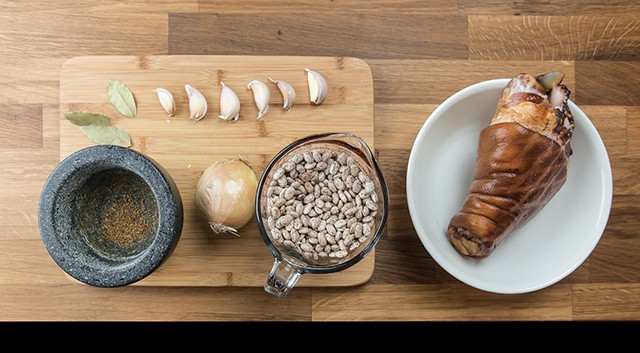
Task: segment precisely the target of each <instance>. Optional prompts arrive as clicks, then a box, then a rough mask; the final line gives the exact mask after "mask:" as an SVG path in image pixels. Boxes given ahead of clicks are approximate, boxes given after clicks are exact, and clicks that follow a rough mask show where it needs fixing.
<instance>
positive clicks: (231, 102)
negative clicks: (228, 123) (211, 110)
mask: <svg viewBox="0 0 640 353" xmlns="http://www.w3.org/2000/svg"><path fill="white" fill-rule="evenodd" d="M220 85H221V86H222V91H221V92H220V115H218V118H220V119H222V120H233V121H236V120H238V116H239V115H240V99H239V98H238V95H237V94H236V92H234V91H233V90H232V89H231V88H229V87H227V85H225V84H224V82H220Z"/></svg>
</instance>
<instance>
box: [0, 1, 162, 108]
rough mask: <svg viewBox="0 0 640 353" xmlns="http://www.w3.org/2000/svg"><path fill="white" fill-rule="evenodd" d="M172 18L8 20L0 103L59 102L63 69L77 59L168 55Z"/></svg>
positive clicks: (1, 29) (0, 53)
mask: <svg viewBox="0 0 640 353" xmlns="http://www.w3.org/2000/svg"><path fill="white" fill-rule="evenodd" d="M5 4H6V2H5ZM51 4H54V3H51ZM20 9H25V7H20ZM167 18H168V15H167V14H166V13H164V14H162V13H159V14H144V13H143V14H139V13H138V14H136V13H103V12H101V11H97V12H96V13H94V14H87V13H84V12H76V13H70V14H68V13H55V12H53V13H50V12H33V13H32V12H24V13H23V12H18V13H15V14H11V15H7V16H4V17H3V20H2V21H0V57H2V62H3V73H2V75H0V103H11V104H14V103H18V104H24V103H30V104H42V103H57V102H58V98H59V78H60V69H61V67H62V65H63V63H64V62H65V61H66V60H67V59H68V58H70V57H73V56H76V55H83V54H86V55H91V54H118V53H120V54H125V53H126V54H131V55H138V54H164V53H166V52H167V50H168V49H167V47H168V44H167V31H168V29H167V28H168V24H167ZM132 24H136V25H135V30H132Z"/></svg>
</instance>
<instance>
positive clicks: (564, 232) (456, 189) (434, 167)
mask: <svg viewBox="0 0 640 353" xmlns="http://www.w3.org/2000/svg"><path fill="white" fill-rule="evenodd" d="M508 81H509V80H508V79H498V80H491V81H485V82H481V83H478V84H475V85H472V86H469V87H467V88H465V89H463V90H461V91H459V92H457V93H456V94H454V95H453V96H451V97H449V98H448V99H447V100H446V101H444V102H443V103H442V104H441V105H440V106H439V107H438V108H437V109H436V110H435V111H434V112H433V114H431V116H430V117H429V119H427V121H426V122H425V124H424V125H423V126H422V128H421V129H420V132H419V133H418V136H417V137H416V140H415V142H414V145H413V148H412V150H411V155H410V157H409V164H408V168H407V202H408V205H409V213H410V214H411V220H412V221H413V226H414V227H415V229H416V232H417V233H418V236H419V237H420V240H421V241H422V243H423V245H424V247H425V248H426V250H427V251H428V252H429V254H430V255H431V256H432V257H433V259H434V260H435V261H437V262H438V264H440V266H442V267H443V268H444V269H445V270H446V271H447V272H449V273H450V274H451V275H453V276H454V277H456V278H457V279H459V280H460V281H462V282H464V283H467V284H468V285H470V286H473V287H476V288H478V289H482V290H485V291H489V292H495V293H508V294H513V293H525V292H531V291H535V290H538V289H541V288H544V287H547V286H549V285H551V284H554V283H556V282H557V281H559V280H561V279H563V278H564V277H566V276H567V275H569V274H570V273H571V272H573V271H574V270H575V269H576V268H577V267H578V266H580V264H582V262H583V261H584V260H585V259H586V258H587V257H588V256H589V254H591V252H592V251H593V249H594V248H595V246H596V245H597V243H598V241H599V240H600V237H601V235H602V232H603V231H604V228H605V226H606V223H607V220H608V218H609V211H610V209H611V197H612V188H613V185H612V177H611V166H610V163H609V157H608V156H607V151H606V149H605V146H604V144H603V143H602V139H601V138H600V135H599V134H598V132H597V130H596V129H595V127H594V126H593V124H592V123H591V121H590V120H589V118H588V117H587V116H586V115H585V114H584V113H583V112H582V111H581V110H580V109H579V108H578V107H577V106H576V105H575V104H573V102H571V101H570V102H569V106H570V108H571V111H572V112H573V116H574V119H575V125H576V127H575V130H574V134H573V137H572V142H571V146H572V149H573V155H572V156H571V162H570V167H569V172H568V177H567V181H566V183H565V184H564V186H563V187H562V189H561V190H560V191H559V192H558V193H557V194H556V195H555V196H554V198H553V199H551V201H550V202H549V203H548V204H547V205H546V206H545V207H544V208H543V209H542V210H541V211H540V212H539V213H538V214H537V215H536V217H534V218H533V219H532V220H531V221H530V222H529V223H528V224H526V225H525V226H524V227H522V228H520V229H519V230H517V231H515V232H514V233H512V234H511V235H510V236H509V237H508V238H507V239H506V240H505V241H504V242H503V243H502V244H500V245H499V246H498V247H497V248H496V249H495V251H494V252H493V254H492V255H490V256H489V257H487V258H485V259H483V260H474V259H470V258H467V257H465V256H462V255H460V254H459V253H458V252H457V251H456V250H455V249H454V248H453V246H452V245H451V243H450V242H449V239H448V237H447V234H446V229H447V225H448V224H449V220H450V219H451V216H453V215H454V214H455V213H456V212H458V211H459V210H460V207H461V206H462V203H463V202H464V199H465V197H466V195H467V190H468V187H469V185H470V183H471V181H472V179H473V176H472V173H473V168H474V165H475V160H476V155H477V154H476V153H477V144H478V137H479V134H480V131H481V130H482V129H483V128H485V127H486V126H488V125H489V123H490V122H491V118H492V117H493V115H494V113H495V111H496V107H497V102H498V97H499V95H500V92H501V90H502V89H503V88H504V86H505V85H506V84H507V82H508Z"/></svg>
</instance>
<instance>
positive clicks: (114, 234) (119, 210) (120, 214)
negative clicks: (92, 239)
mask: <svg viewBox="0 0 640 353" xmlns="http://www.w3.org/2000/svg"><path fill="white" fill-rule="evenodd" d="M148 218H149V217H148V215H147V212H146V211H145V210H143V209H141V208H140V207H138V206H137V205H136V204H135V202H134V200H133V198H132V197H131V195H122V196H121V197H119V198H117V199H116V200H115V201H114V202H112V203H111V204H110V205H109V209H107V212H106V213H105V216H104V220H103V221H102V227H103V229H104V234H105V236H106V238H107V239H109V240H110V241H112V242H114V243H116V244H118V245H119V246H131V245H134V244H135V243H136V242H139V241H141V240H142V239H144V237H145V236H146V235H147V234H148V233H149V222H148Z"/></svg>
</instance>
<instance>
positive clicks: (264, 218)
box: [256, 133, 389, 298]
mask: <svg viewBox="0 0 640 353" xmlns="http://www.w3.org/2000/svg"><path fill="white" fill-rule="evenodd" d="M314 150H315V151H318V150H321V151H324V152H327V151H329V152H332V155H333V156H336V155H338V154H342V153H344V156H345V157H346V158H352V159H353V160H352V161H350V163H352V164H357V166H358V167H359V170H360V171H361V172H362V173H363V174H365V175H366V178H363V179H362V180H366V181H367V182H368V181H371V182H372V184H373V191H371V192H370V193H369V194H366V193H365V194H360V193H356V192H354V191H353V190H354V189H349V190H351V192H349V191H348V190H347V188H345V190H346V191H347V192H349V194H350V195H349V196H347V195H346V194H345V193H344V191H345V190H342V191H343V192H342V195H341V197H339V199H340V200H341V201H338V202H337V204H336V205H335V206H336V207H337V206H342V207H345V208H346V206H345V204H346V203H347V202H352V205H355V206H354V207H358V203H360V205H359V206H363V201H362V198H360V201H357V200H356V196H358V197H359V196H360V195H362V196H363V197H367V199H368V201H367V202H372V201H373V200H375V204H376V205H375V207H374V206H371V208H373V209H375V211H374V210H371V208H370V209H369V210H365V211H366V213H367V215H366V216H363V215H362V214H358V212H355V213H354V214H353V215H350V216H344V217H343V218H342V219H344V220H345V222H346V223H347V225H349V224H350V226H353V227H355V228H358V226H357V225H355V226H354V224H357V223H360V224H361V228H362V227H365V226H364V224H365V223H366V224H367V226H366V227H368V229H367V230H365V232H367V233H368V235H367V236H366V237H364V236H360V237H359V238H357V240H354V241H353V242H350V244H349V247H348V248H347V249H348V251H347V250H345V248H341V247H340V246H339V248H341V249H343V251H345V252H346V255H345V253H342V254H341V255H338V257H336V256H333V257H331V256H329V255H327V256H323V255H321V256H310V255H309V254H312V253H311V252H305V251H302V249H301V248H300V246H295V247H294V246H291V242H290V243H288V244H289V245H286V244H285V243H283V242H281V240H282V239H283V238H282V235H281V234H279V232H278V230H274V227H275V226H274V221H275V218H276V217H274V215H273V213H272V211H273V210H272V208H273V207H275V206H274V204H273V199H272V200H271V201H270V200H269V197H271V198H273V197H274V195H273V192H269V187H270V186H274V187H275V186H276V185H278V184H277V182H278V180H276V179H275V178H274V175H276V174H277V172H278V170H280V169H282V168H283V164H285V163H287V162H291V161H293V160H292V158H293V157H294V156H296V155H298V154H304V153H305V152H311V151H314ZM280 174H282V172H280ZM276 176H278V175H276ZM360 177H362V176H360ZM280 178H282V176H280ZM354 178H358V176H355V177H354V176H352V179H354ZM318 179H320V178H314V179H312V180H309V181H308V182H309V183H311V184H312V186H315V184H320V183H321V182H322V181H323V180H324V179H323V180H318ZM344 179H349V177H348V176H347V177H345V178H344ZM320 185H324V184H320ZM368 186H371V183H369V185H368ZM281 189H282V188H281ZM281 189H278V190H279V191H281ZM355 190H358V189H355ZM354 195H356V196H354ZM366 195H368V196H366ZM332 196H333V195H332ZM334 199H335V197H334ZM345 201H346V202H345ZM270 202H271V204H270ZM388 206H389V192H388V189H387V184H386V182H385V179H384V176H383V174H382V171H381V169H380V166H379V165H378V163H377V161H376V159H375V157H374V155H373V153H372V152H371V150H370V149H369V147H368V145H367V144H366V142H365V141H364V140H363V139H362V138H360V137H359V136H357V135H354V134H351V133H328V134H319V135H311V136H308V137H305V138H302V139H300V140H297V141H295V142H293V143H291V144H290V145H288V146H286V147H285V148H284V149H282V150H281V151H280V152H279V153H278V154H277V155H276V156H275V157H274V158H273V159H272V160H271V162H270V163H269V165H268V166H267V167H266V168H265V171H264V172H263V174H262V176H261V178H260V182H259V183H258V189H257V192H256V219H257V222H258V228H259V230H260V233H261V235H262V239H263V240H264V242H265V244H266V245H267V247H268V248H269V250H270V251H271V253H272V254H273V257H274V263H273V267H272V269H271V272H270V274H269V277H268V279H267V282H266V284H265V287H264V288H265V291H266V292H268V293H271V294H273V295H275V296H277V297H281V298H283V297H285V296H286V295H287V294H288V293H289V292H290V291H291V289H292V288H293V287H294V286H295V285H296V283H297V282H298V280H299V279H300V277H301V276H302V275H303V274H305V273H318V274H320V273H332V272H338V271H342V270H344V269H347V268H349V267H351V266H353V265H355V264H356V263H358V262H359V261H360V260H362V259H363V258H364V257H365V256H366V255H367V254H369V252H371V250H372V249H373V248H374V247H375V246H376V244H377V243H378V241H379V240H380V237H381V236H382V234H383V232H384V230H385V227H386V222H387V216H388ZM364 207H367V206H366V205H364ZM276 213H277V214H276V215H278V216H281V214H278V212H276ZM347 213H349V212H347ZM361 213H365V212H361ZM309 214H311V215H313V213H309ZM296 216H300V217H301V218H303V216H301V215H299V214H297V213H296ZM323 216H324V215H323ZM368 216H370V219H369V218H366V217H368ZM318 217H320V218H321V216H318ZM324 217H325V218H326V221H328V222H325V223H326V224H331V223H332V222H333V224H332V226H334V228H335V224H336V219H335V218H333V217H326V216H324ZM336 217H337V216H336ZM354 217H355V221H350V219H351V218H354ZM338 220H339V219H338ZM363 220H365V221H366V222H364V223H363V222H361V221H363ZM294 223H295V222H294ZM300 223H301V224H302V225H300V224H297V223H296V224H295V226H293V227H294V228H292V229H295V227H300V229H301V228H302V227H305V228H311V230H312V231H313V230H314V227H313V226H312V225H311V224H307V225H305V224H304V223H307V222H304V220H303V221H301V222H300ZM337 224H339V225H340V226H341V228H340V229H344V228H343V226H346V225H343V224H342V222H339V223H337ZM275 228H277V227H275ZM336 229H338V228H336ZM343 233H344V230H343ZM357 233H358V230H357V229H355V234H357ZM310 237H311V236H310ZM348 238H351V236H348ZM346 239H347V238H345V241H344V242H343V244H344V243H346V242H347V241H346ZM305 240H306V239H305ZM336 243H338V242H336ZM299 245H300V243H299ZM310 245H311V244H310ZM312 245H314V246H315V244H312ZM325 246H326V245H325ZM307 248H308V246H307ZM318 253H321V252H318ZM318 253H316V255H317V254H318Z"/></svg>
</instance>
